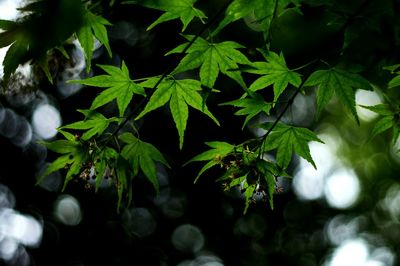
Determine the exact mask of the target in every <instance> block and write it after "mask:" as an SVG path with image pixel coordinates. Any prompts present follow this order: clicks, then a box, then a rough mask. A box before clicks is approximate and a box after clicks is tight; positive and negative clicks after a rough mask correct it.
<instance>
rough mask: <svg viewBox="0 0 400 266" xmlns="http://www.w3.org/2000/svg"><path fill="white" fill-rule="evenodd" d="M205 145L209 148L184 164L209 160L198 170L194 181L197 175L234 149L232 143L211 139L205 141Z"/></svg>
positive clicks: (197, 177)
mask: <svg viewBox="0 0 400 266" xmlns="http://www.w3.org/2000/svg"><path fill="white" fill-rule="evenodd" d="M206 145H207V146H208V147H210V148H212V149H211V150H208V151H205V152H203V153H201V154H199V155H196V156H195V157H193V158H192V159H190V160H189V161H188V162H187V163H185V165H186V164H188V163H192V162H200V161H209V162H208V163H207V164H205V165H204V166H203V168H202V169H201V170H200V172H199V173H198V174H197V176H196V178H195V180H194V183H196V182H197V180H198V179H199V177H200V176H201V175H202V174H203V173H204V172H205V171H206V170H208V169H210V168H211V167H213V166H215V165H218V164H219V163H220V161H221V159H222V158H224V157H225V156H227V155H228V154H230V153H232V152H233V151H234V149H235V146H234V145H231V144H229V143H227V142H221V141H211V142H206Z"/></svg>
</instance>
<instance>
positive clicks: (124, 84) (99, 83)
mask: <svg viewBox="0 0 400 266" xmlns="http://www.w3.org/2000/svg"><path fill="white" fill-rule="evenodd" d="M99 67H100V68H101V69H103V70H104V71H105V72H107V74H108V75H99V76H95V77H92V78H87V79H82V80H73V81H70V82H71V83H80V84H83V85H87V86H93V87H100V88H108V89H106V90H104V91H102V92H101V93H100V94H99V95H98V96H97V97H96V98H95V99H94V100H93V103H92V106H91V107H90V109H96V108H99V107H100V106H103V105H105V104H107V103H109V102H111V101H112V100H114V99H116V100H117V104H118V109H119V114H120V116H124V113H125V110H126V108H127V107H128V105H129V103H130V101H131V100H132V97H133V95H134V94H139V95H143V96H145V95H146V94H145V92H144V89H143V87H142V86H140V85H138V84H136V83H135V82H134V81H133V80H131V79H130V77H129V70H128V68H127V67H126V65H125V62H122V66H121V68H118V67H115V66H108V65H99Z"/></svg>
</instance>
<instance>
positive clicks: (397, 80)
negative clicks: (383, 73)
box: [388, 75, 400, 89]
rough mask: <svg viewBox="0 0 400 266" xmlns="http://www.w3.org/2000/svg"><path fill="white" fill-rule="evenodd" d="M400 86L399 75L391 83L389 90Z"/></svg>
mask: <svg viewBox="0 0 400 266" xmlns="http://www.w3.org/2000/svg"><path fill="white" fill-rule="evenodd" d="M398 86H400V75H397V76H396V77H394V78H393V79H392V80H390V81H389V84H388V87H389V89H391V88H394V87H398Z"/></svg>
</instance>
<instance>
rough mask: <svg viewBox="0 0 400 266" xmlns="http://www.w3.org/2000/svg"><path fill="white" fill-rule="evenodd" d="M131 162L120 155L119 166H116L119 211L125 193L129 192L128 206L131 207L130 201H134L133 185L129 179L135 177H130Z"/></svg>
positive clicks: (118, 158)
mask: <svg viewBox="0 0 400 266" xmlns="http://www.w3.org/2000/svg"><path fill="white" fill-rule="evenodd" d="M129 168H130V167H129V162H128V161H127V160H125V159H124V158H123V157H122V156H120V155H118V157H117V164H116V170H115V171H116V177H117V180H118V182H117V192H118V207H117V210H118V212H119V209H120V207H121V202H122V197H123V194H124V192H125V191H127V192H128V195H126V196H127V197H128V203H127V206H129V205H130V201H131V200H132V185H131V182H130V180H129V179H128V177H132V178H133V177H134V176H132V175H130V169H129Z"/></svg>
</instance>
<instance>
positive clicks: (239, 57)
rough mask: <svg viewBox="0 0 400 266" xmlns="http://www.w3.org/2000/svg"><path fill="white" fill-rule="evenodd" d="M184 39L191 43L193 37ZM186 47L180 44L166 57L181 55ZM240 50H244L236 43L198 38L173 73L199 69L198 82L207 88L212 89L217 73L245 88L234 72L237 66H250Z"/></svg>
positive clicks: (236, 72) (238, 73) (239, 75)
mask: <svg viewBox="0 0 400 266" xmlns="http://www.w3.org/2000/svg"><path fill="white" fill-rule="evenodd" d="M185 38H186V39H187V40H188V41H191V40H192V39H193V38H194V36H185ZM187 45H188V43H184V44H181V45H179V46H178V47H176V48H175V49H173V50H172V51H170V52H168V53H167V55H169V54H173V53H181V52H182V51H183V50H184V49H185V47H186V46H187ZM240 48H244V46H242V45H240V44H238V43H236V42H232V41H227V42H221V43H212V42H208V41H206V40H205V39H203V38H201V37H198V38H197V39H196V40H195V41H194V43H193V44H192V46H191V47H190V48H189V49H188V50H187V55H186V56H185V57H184V58H182V60H181V61H180V63H179V65H178V66H177V67H176V68H175V70H174V71H173V73H175V74H177V73H181V72H185V71H188V70H192V69H196V68H198V67H200V81H201V83H202V84H203V85H204V86H206V87H208V88H213V87H214V84H215V81H216V80H217V77H218V74H219V72H222V73H223V74H225V75H227V76H228V77H230V78H231V79H233V80H235V81H236V82H237V83H239V84H240V86H242V87H243V88H246V84H245V83H244V81H243V78H242V76H241V74H240V72H239V71H234V70H236V69H238V64H250V61H249V60H248V59H247V57H246V56H245V55H244V54H242V53H241V52H240V51H238V50H237V49H240Z"/></svg>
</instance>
